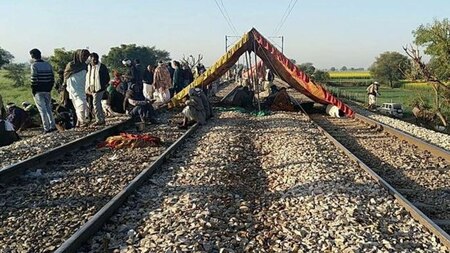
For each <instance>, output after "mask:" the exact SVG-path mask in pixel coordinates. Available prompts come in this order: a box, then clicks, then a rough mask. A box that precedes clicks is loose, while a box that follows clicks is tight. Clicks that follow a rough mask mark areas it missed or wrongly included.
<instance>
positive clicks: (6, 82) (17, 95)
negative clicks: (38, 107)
mask: <svg viewBox="0 0 450 253" xmlns="http://www.w3.org/2000/svg"><path fill="white" fill-rule="evenodd" d="M5 73H6V71H5V70H0V95H2V98H3V103H4V104H5V105H6V104H7V103H9V102H14V103H16V104H17V105H20V104H21V103H22V102H23V101H28V102H31V103H34V100H33V94H31V87H30V85H25V86H23V87H14V86H13V81H12V80H11V79H8V78H6V77H5ZM28 79H29V76H28V75H27V80H28Z"/></svg>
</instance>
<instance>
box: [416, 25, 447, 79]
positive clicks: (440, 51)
mask: <svg viewBox="0 0 450 253" xmlns="http://www.w3.org/2000/svg"><path fill="white" fill-rule="evenodd" d="M413 35H414V42H415V43H416V45H418V46H423V47H425V51H424V52H425V54H428V55H430V56H431V60H430V62H429V68H430V70H431V71H432V72H433V75H434V76H435V77H437V78H438V79H440V80H448V79H449V78H450V21H449V19H448V18H446V19H443V20H442V21H439V20H434V22H433V23H432V24H427V25H420V26H419V27H418V28H417V29H416V30H415V31H413Z"/></svg>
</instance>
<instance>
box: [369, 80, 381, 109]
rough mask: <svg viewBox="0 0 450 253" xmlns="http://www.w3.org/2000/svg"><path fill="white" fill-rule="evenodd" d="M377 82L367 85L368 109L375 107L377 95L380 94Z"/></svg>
mask: <svg viewBox="0 0 450 253" xmlns="http://www.w3.org/2000/svg"><path fill="white" fill-rule="evenodd" d="M379 86H380V85H379V83H378V82H374V83H372V84H371V85H369V87H367V95H368V96H369V109H375V108H376V107H377V96H380V93H379V92H378V88H379Z"/></svg>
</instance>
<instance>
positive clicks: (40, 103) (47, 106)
mask: <svg viewBox="0 0 450 253" xmlns="http://www.w3.org/2000/svg"><path fill="white" fill-rule="evenodd" d="M30 55H31V58H32V60H33V62H32V64H31V91H32V93H33V98H34V102H35V103H36V107H37V109H38V110H39V114H40V115H41V119H42V126H43V127H44V133H50V132H53V131H56V126H55V119H54V118H53V114H52V103H51V94H50V91H51V90H52V87H53V85H54V83H55V77H54V75H53V68H52V66H51V65H50V64H49V63H48V62H46V61H43V60H42V59H41V51H39V49H37V48H34V49H32V50H31V51H30Z"/></svg>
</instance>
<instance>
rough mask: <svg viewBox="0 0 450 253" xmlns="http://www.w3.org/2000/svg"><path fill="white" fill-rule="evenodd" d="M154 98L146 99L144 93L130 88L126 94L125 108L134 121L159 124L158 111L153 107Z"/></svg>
mask: <svg viewBox="0 0 450 253" xmlns="http://www.w3.org/2000/svg"><path fill="white" fill-rule="evenodd" d="M153 102H154V100H146V99H145V97H144V96H143V95H142V93H138V92H134V91H133V90H128V91H127V92H126V94H125V100H124V105H123V107H124V110H125V111H126V113H127V114H128V115H130V116H131V118H133V119H134V121H141V122H151V123H153V124H157V123H158V122H157V121H156V119H155V118H156V113H155V110H154V108H153V105H152V104H153Z"/></svg>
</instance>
